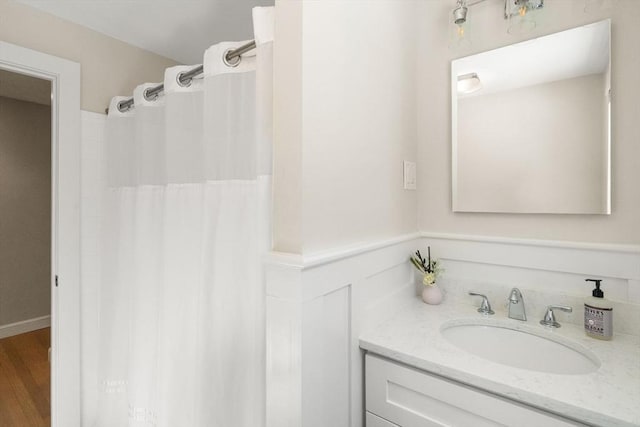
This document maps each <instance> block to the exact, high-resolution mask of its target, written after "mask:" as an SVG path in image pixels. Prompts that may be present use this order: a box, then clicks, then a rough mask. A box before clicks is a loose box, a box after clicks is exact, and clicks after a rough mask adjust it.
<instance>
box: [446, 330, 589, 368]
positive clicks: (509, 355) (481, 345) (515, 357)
mask: <svg viewBox="0 0 640 427" xmlns="http://www.w3.org/2000/svg"><path fill="white" fill-rule="evenodd" d="M440 332H441V334H442V336H444V337H445V338H446V339H447V340H448V341H449V342H451V343H452V344H454V345H455V346H457V347H459V348H461V349H463V350H465V351H467V352H469V353H472V354H474V355H476V356H479V357H482V358H484V359H487V360H491V361H493V362H497V363H501V364H503V365H509V366H513V367H516V368H521V369H529V370H531V371H539V372H547V373H552V374H587V373H590V372H594V371H596V370H597V369H598V368H599V367H600V361H599V360H598V358H597V357H596V356H595V355H594V354H593V353H591V352H590V351H589V350H588V349H586V348H584V347H582V346H581V345H579V344H577V343H572V342H567V341H565V340H562V339H560V338H558V337H552V338H551V337H545V336H543V335H546V334H544V333H545V332H549V331H544V330H541V331H540V334H538V333H537V331H533V330H532V331H529V330H519V329H512V328H509V327H508V326H500V325H495V324H478V323H475V322H474V323H471V322H469V323H459V321H458V322H456V321H452V322H448V323H445V324H444V325H443V326H442V328H441V330H440Z"/></svg>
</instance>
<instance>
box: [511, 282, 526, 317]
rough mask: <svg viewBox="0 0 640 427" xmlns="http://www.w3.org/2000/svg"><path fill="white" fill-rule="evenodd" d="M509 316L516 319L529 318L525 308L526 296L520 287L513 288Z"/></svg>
mask: <svg viewBox="0 0 640 427" xmlns="http://www.w3.org/2000/svg"><path fill="white" fill-rule="evenodd" d="M509 318H510V319H516V320H524V321H526V320H527V313H525V310H524V298H522V292H520V289H518V288H513V289H511V293H510V294H509Z"/></svg>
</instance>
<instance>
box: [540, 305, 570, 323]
mask: <svg viewBox="0 0 640 427" xmlns="http://www.w3.org/2000/svg"><path fill="white" fill-rule="evenodd" d="M555 309H558V310H562V311H566V312H567V313H571V312H572V311H573V309H572V308H571V307H569V306H568V305H550V306H548V307H547V309H546V310H545V312H544V318H543V319H542V320H541V321H540V324H541V325H544V326H550V327H552V328H559V327H560V326H561V325H560V323H558V322H557V321H556V316H555V314H554V313H553V310H555Z"/></svg>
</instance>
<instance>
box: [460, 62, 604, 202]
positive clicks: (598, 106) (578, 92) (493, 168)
mask: <svg viewBox="0 0 640 427" xmlns="http://www.w3.org/2000/svg"><path fill="white" fill-rule="evenodd" d="M604 76H605V75H604V74H592V75H588V76H581V77H576V78H572V79H565V80H559V81H554V82H548V83H543V84H537V85H534V86H527V87H521V88H518V89H511V90H506V91H500V92H492V93H487V94H480V95H478V96H464V97H458V105H457V117H454V123H455V126H456V127H457V145H456V150H457V156H456V157H457V158H456V159H453V160H454V161H455V162H456V164H457V168H456V169H454V170H456V171H457V179H456V186H457V188H456V189H454V191H455V192H456V195H455V197H454V202H455V209H456V210H457V211H462V212H511V213H518V212H529V213H534V212H535V213H605V212H606V211H607V205H608V203H607V196H608V191H607V172H608V168H607V167H606V165H607V162H605V161H603V160H602V157H603V155H604V156H605V158H606V156H607V146H608V139H607V138H605V137H603V136H604V135H605V134H606V132H605V131H604V129H606V128H607V123H606V121H604V119H606V115H605V111H606V110H607V108H608V103H609V101H608V96H607V95H606V93H607V91H606V90H605V89H604V88H605V82H604ZM606 87H607V88H608V83H606ZM497 118H499V119H497Z"/></svg>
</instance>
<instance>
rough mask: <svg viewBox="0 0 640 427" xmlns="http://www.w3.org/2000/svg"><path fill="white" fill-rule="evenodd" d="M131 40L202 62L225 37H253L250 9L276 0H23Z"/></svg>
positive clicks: (186, 61)
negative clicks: (210, 49) (207, 50)
mask: <svg viewBox="0 0 640 427" xmlns="http://www.w3.org/2000/svg"><path fill="white" fill-rule="evenodd" d="M18 1H19V2H20V3H24V4H27V5H30V6H33V7H35V8H38V9H41V10H43V11H45V12H48V13H51V14H53V15H56V16H58V17H60V18H63V19H66V20H69V21H72V22H75V23H77V24H80V25H83V26H85V27H88V28H91V29H93V30H95V31H98V32H100V33H103V34H106V35H108V36H111V37H113V38H116V39H118V40H121V41H123V42H126V43H128V44H131V45H134V46H137V47H140V48H142V49H145V50H148V51H151V52H154V53H157V54H159V55H162V56H165V57H167V58H171V59H173V60H175V61H177V62H179V63H182V64H199V63H201V62H202V55H203V54H204V51H205V50H206V49H207V48H208V47H209V46H211V45H212V44H215V43H217V42H220V41H224V40H229V41H238V40H247V39H252V38H253V29H252V23H251V8H252V7H254V6H271V5H273V4H274V1H275V0H18Z"/></svg>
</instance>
